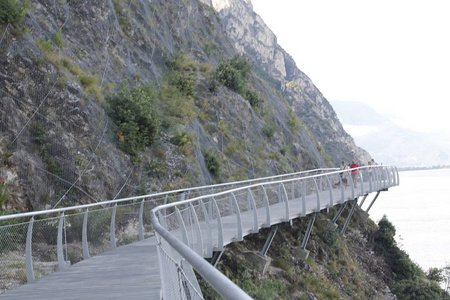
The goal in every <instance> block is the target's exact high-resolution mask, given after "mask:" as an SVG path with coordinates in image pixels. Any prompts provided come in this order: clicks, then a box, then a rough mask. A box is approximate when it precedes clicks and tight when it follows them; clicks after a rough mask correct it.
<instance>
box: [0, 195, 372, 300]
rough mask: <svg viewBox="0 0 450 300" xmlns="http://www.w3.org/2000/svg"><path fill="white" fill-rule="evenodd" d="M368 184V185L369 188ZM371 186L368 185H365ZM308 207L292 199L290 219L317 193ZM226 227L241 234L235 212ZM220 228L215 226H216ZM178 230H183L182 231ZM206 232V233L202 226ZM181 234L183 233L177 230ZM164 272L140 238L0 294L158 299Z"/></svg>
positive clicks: (280, 214) (247, 228)
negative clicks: (160, 271) (138, 240)
mask: <svg viewBox="0 0 450 300" xmlns="http://www.w3.org/2000/svg"><path fill="white" fill-rule="evenodd" d="M365 188H366V187H365ZM366 190H367V188H366ZM349 192H350V190H346V197H345V201H347V200H350V198H351V197H349V196H348V193H349ZM330 196H332V197H333V203H332V204H333V205H336V204H338V203H340V202H342V199H341V196H342V191H341V190H340V189H334V190H332V192H331V193H330V191H323V192H320V193H319V197H323V198H322V199H327V198H328V199H329V198H330ZM305 198H306V199H305V200H306V201H305V202H306V205H305V211H304V212H302V201H303V200H302V199H301V198H299V199H294V200H290V201H289V207H290V210H289V211H290V215H289V218H290V219H292V218H296V217H299V216H301V215H302V214H303V213H305V214H306V215H307V214H310V213H312V212H314V211H317V210H318V209H317V208H318V205H317V203H318V202H317V194H313V195H309V196H307V197H305ZM320 203H321V205H320V209H323V208H325V207H328V206H331V203H330V201H328V203H327V201H324V200H321V201H320ZM257 214H258V226H257V227H258V228H257V229H256V230H258V229H259V228H262V227H268V226H269V225H272V224H276V223H280V222H283V221H285V220H286V216H285V214H286V204H285V203H278V204H275V205H271V213H270V215H271V220H270V223H271V224H265V222H266V220H267V219H266V209H265V208H259V209H258V210H257ZM242 219H243V220H244V222H243V223H244V224H243V236H245V235H247V234H249V233H250V232H252V231H255V228H254V225H255V224H254V214H253V212H252V211H247V212H244V213H243V214H242ZM222 224H223V228H224V245H226V244H228V243H230V242H232V241H233V240H234V239H235V238H236V236H237V227H236V216H233V215H231V216H228V217H223V218H222ZM213 227H215V226H213ZM177 231H178V230H177ZM213 232H214V234H215V235H216V237H215V238H213V241H212V242H213V244H214V245H215V246H217V240H215V239H217V228H213ZM202 233H203V234H205V235H206V234H207V232H206V230H205V229H203V228H202ZM173 234H175V235H180V234H179V231H178V232H173ZM160 287H161V282H160V274H159V265H158V257H157V250H156V239H155V238H154V237H152V238H149V239H146V240H144V241H140V242H136V243H133V244H129V245H126V246H122V247H118V248H116V249H114V250H111V251H108V252H105V253H102V254H99V255H97V256H94V257H92V258H90V259H88V260H84V261H81V262H79V263H76V264H74V265H73V266H70V267H69V268H66V269H65V270H63V271H59V272H55V273H52V274H50V275H48V276H45V277H43V278H40V279H38V280H36V281H35V282H33V283H29V284H25V285H23V286H20V287H18V288H16V289H14V290H11V291H8V292H6V293H5V294H1V295H0V300H4V299H14V300H19V299H24V300H27V299H33V300H35V299H59V300H60V299H159V298H160Z"/></svg>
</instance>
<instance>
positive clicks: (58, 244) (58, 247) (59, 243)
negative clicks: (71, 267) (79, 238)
mask: <svg viewBox="0 0 450 300" xmlns="http://www.w3.org/2000/svg"><path fill="white" fill-rule="evenodd" d="M63 225H64V212H63V213H61V215H60V216H59V224H58V238H57V242H56V253H57V257H58V269H59V271H61V270H63V269H64V268H65V267H66V261H65V260H64V249H63Z"/></svg>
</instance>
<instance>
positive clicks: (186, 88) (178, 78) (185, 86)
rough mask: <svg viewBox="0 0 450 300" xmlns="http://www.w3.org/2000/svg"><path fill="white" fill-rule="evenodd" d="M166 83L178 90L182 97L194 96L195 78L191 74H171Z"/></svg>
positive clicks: (174, 72)
mask: <svg viewBox="0 0 450 300" xmlns="http://www.w3.org/2000/svg"><path fill="white" fill-rule="evenodd" d="M167 81H168V83H169V84H170V85H171V86H174V87H176V88H177V90H179V91H180V92H181V93H182V94H183V95H184V96H187V97H193V96H195V77H194V76H193V75H192V74H183V73H179V72H176V71H173V72H171V73H170V74H169V75H168V78H167Z"/></svg>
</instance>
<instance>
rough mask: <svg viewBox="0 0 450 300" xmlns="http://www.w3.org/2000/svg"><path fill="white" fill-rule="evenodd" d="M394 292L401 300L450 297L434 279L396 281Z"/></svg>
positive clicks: (426, 299) (427, 299) (433, 299)
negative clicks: (429, 280)
mask: <svg viewBox="0 0 450 300" xmlns="http://www.w3.org/2000/svg"><path fill="white" fill-rule="evenodd" d="M393 292H394V294H395V295H396V296H397V298H398V299H400V300H409V299H416V300H435V299H442V300H444V299H447V300H448V299H450V295H449V294H448V293H446V292H445V291H444V290H442V289H441V288H440V287H439V285H438V284H437V283H436V282H434V281H431V282H427V281H423V280H403V281H400V282H396V284H395V285H394V288H393Z"/></svg>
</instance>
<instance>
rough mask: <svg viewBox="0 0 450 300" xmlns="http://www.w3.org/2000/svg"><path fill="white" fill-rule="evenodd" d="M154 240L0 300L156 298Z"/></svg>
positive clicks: (113, 252)
mask: <svg viewBox="0 0 450 300" xmlns="http://www.w3.org/2000/svg"><path fill="white" fill-rule="evenodd" d="M160 288H161V279H160V276H159V266H158V254H157V251H156V239H155V238H154V237H152V238H149V239H146V240H144V241H140V242H136V243H133V244H129V245H126V246H121V247H118V248H116V249H114V250H111V251H108V252H104V253H101V254H99V255H96V256H93V257H91V258H90V259H87V260H83V261H81V262H79V263H76V264H74V265H72V266H70V267H69V268H66V269H64V270H63V271H60V272H54V273H52V274H50V275H48V276H45V277H42V278H39V279H37V280H36V281H35V282H33V283H29V284H25V285H22V286H20V287H18V288H16V289H14V290H11V291H8V292H6V293H5V294H1V295H0V299H1V300H4V299H14V300H21V299H24V300H27V299H33V300H37V299H46V300H47V299H58V300H64V299H86V300H87V299H96V300H102V299H105V300H106V299H108V300H112V299H121V300H132V299H136V300H137V299H147V300H148V299H159V298H160Z"/></svg>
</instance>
